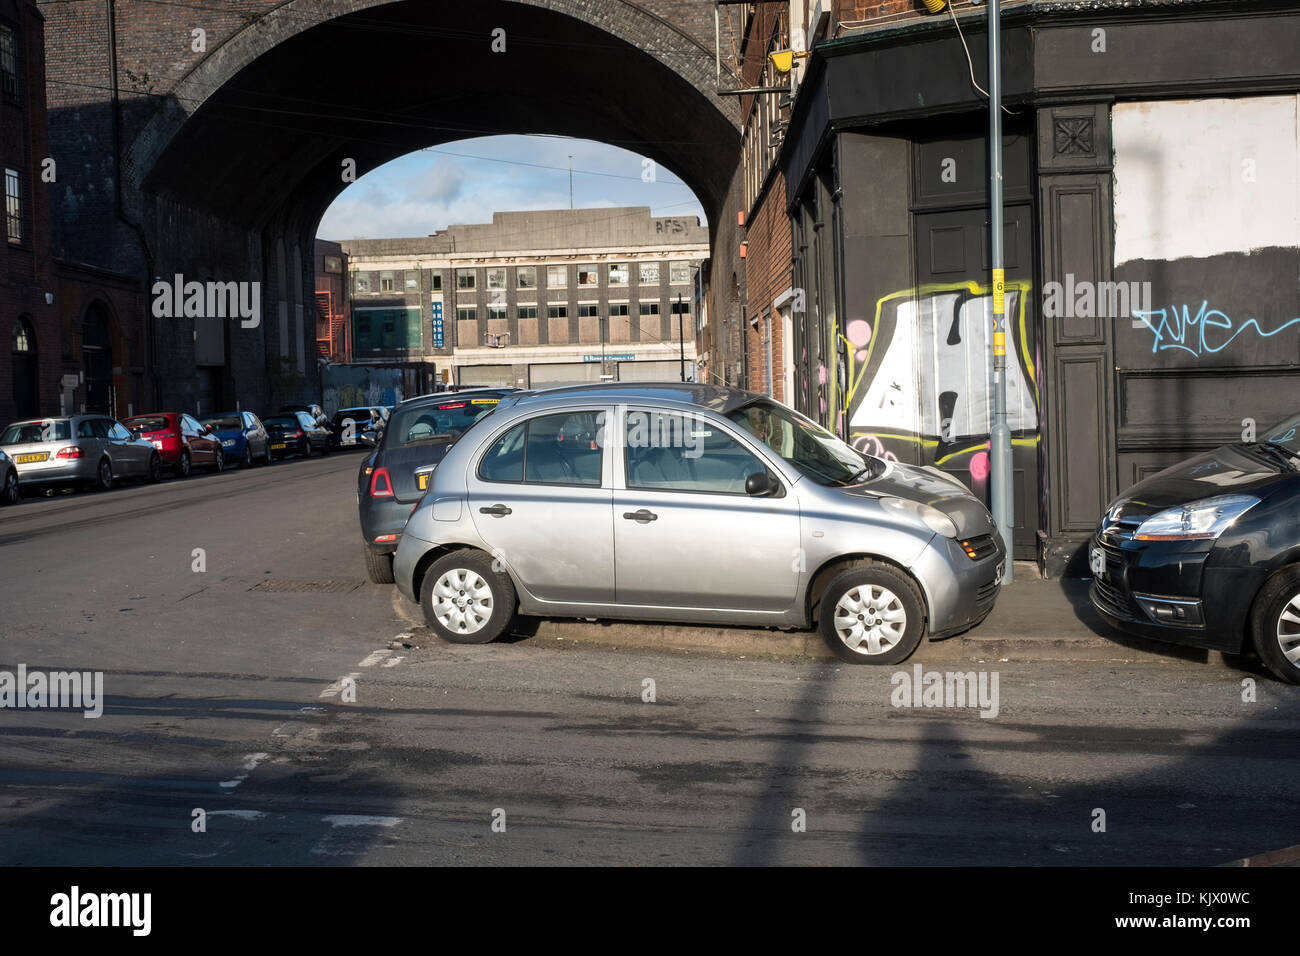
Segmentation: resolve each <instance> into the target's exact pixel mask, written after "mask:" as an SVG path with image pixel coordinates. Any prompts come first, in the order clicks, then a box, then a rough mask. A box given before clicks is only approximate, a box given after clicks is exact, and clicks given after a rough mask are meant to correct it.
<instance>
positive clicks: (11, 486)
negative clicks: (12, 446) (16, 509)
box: [4, 469, 23, 505]
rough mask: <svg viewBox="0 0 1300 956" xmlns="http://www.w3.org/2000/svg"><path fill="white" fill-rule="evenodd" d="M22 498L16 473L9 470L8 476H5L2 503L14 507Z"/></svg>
mask: <svg viewBox="0 0 1300 956" xmlns="http://www.w3.org/2000/svg"><path fill="white" fill-rule="evenodd" d="M22 496H23V493H22V489H21V488H19V487H18V472H16V471H14V470H13V469H10V470H9V474H7V475H5V487H4V503H5V504H7V505H16V504H18V499H20V498H21V497H22Z"/></svg>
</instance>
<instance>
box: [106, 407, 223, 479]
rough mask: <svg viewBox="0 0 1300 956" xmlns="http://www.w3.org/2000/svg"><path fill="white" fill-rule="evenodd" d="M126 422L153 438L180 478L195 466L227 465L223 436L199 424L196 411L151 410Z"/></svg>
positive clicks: (147, 438) (215, 468)
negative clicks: (214, 434)
mask: <svg viewBox="0 0 1300 956" xmlns="http://www.w3.org/2000/svg"><path fill="white" fill-rule="evenodd" d="M122 424H123V425H125V426H126V427H127V428H129V429H130V430H131V431H133V432H135V433H136V434H137V435H139V436H140V437H141V438H143V439H144V440H145V441H149V442H152V443H153V447H154V448H157V449H158V455H159V457H161V458H162V464H163V467H164V468H166V469H168V470H170V471H171V472H172V473H173V474H174V475H176V477H177V478H184V477H186V476H187V475H188V474H189V473H190V472H191V471H192V470H193V469H195V468H210V469H211V470H212V471H221V469H222V468H224V467H225V466H226V454H225V452H224V451H222V449H221V439H219V438H216V437H214V436H213V435H212V429H211V428H209V427H208V426H207V425H201V424H199V421H198V419H196V418H195V417H194V416H192V415H187V414H185V413H184V412H150V413H148V414H146V415H135V416H132V417H131V418H127V419H124V420H123V422H122Z"/></svg>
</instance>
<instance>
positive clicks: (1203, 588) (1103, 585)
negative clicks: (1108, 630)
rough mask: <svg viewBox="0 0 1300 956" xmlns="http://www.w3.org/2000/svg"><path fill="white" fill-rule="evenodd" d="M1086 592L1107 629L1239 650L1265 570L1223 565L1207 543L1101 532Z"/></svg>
mask: <svg viewBox="0 0 1300 956" xmlns="http://www.w3.org/2000/svg"><path fill="white" fill-rule="evenodd" d="M1098 554H1099V555H1100V557H1099V559H1098V562H1097V564H1094V565H1093V582H1092V587H1091V588H1090V589H1089V592H1088V596H1089V598H1090V599H1091V601H1092V606H1093V607H1094V608H1095V609H1096V611H1097V613H1098V614H1100V615H1101V617H1102V618H1103V619H1104V620H1105V621H1106V622H1107V623H1108V624H1110V625H1111V626H1112V627H1115V628H1117V629H1118V630H1121V631H1124V632H1125V633H1127V634H1132V635H1134V636H1137V637H1145V638H1149V639H1151V640H1155V641H1166V642H1169V643H1173V644H1185V645H1190V646H1193V647H1204V648H1208V649H1211V650H1219V651H1227V652H1229V653H1237V652H1239V651H1240V650H1241V647H1242V642H1243V640H1244V638H1245V637H1246V634H1247V622H1248V619H1249V617H1250V607H1251V604H1252V602H1253V601H1254V597H1255V594H1256V593H1257V592H1258V591H1259V588H1260V586H1261V584H1262V583H1263V579H1264V578H1265V577H1266V572H1265V571H1263V570H1262V569H1255V568H1251V567H1223V566H1220V565H1218V564H1217V563H1216V562H1215V555H1214V551H1213V542H1174V541H1168V542H1166V541H1137V540H1136V539H1134V538H1133V537H1132V535H1131V533H1128V534H1124V533H1116V532H1114V531H1102V532H1100V533H1098V534H1097V535H1094V536H1093V538H1092V540H1091V541H1090V542H1089V556H1090V558H1091V557H1093V556H1094V555H1098Z"/></svg>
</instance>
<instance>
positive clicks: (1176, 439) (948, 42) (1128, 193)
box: [715, 0, 1300, 574]
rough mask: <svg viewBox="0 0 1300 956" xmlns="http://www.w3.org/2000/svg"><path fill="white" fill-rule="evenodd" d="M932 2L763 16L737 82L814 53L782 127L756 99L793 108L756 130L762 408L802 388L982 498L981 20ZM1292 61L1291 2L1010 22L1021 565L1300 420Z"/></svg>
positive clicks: (986, 278) (751, 351)
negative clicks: (785, 297)
mask: <svg viewBox="0 0 1300 956" xmlns="http://www.w3.org/2000/svg"><path fill="white" fill-rule="evenodd" d="M933 5H934V4H925V3H922V2H919V0H916V2H914V0H895V2H883V3H882V2H840V3H829V4H828V3H816V2H807V3H805V2H794V3H772V4H765V3H764V4H750V5H749V6H748V10H747V16H748V17H749V18H750V20H749V22H748V23H747V24H746V26H745V30H746V35H747V37H748V42H751V43H753V44H754V45H753V48H752V54H751V55H750V57H749V60H753V61H765V62H767V63H769V64H770V63H771V60H770V59H768V57H767V56H766V55H765V53H766V52H767V51H768V50H770V49H771V48H772V47H777V48H785V49H792V50H795V51H798V47H799V44H800V42H801V41H802V42H804V43H806V45H807V49H806V50H805V51H803V52H806V53H807V56H796V57H794V58H793V59H794V65H793V68H792V69H791V70H790V74H789V75H787V76H786V77H785V78H784V82H785V83H787V84H788V85H790V86H792V90H791V93H790V94H789V95H790V106H789V110H788V112H781V111H780V110H779V109H777V108H776V107H778V106H779V105H780V103H781V99H782V97H781V95H780V94H776V95H771V94H764V95H765V96H767V98H768V99H770V100H772V101H773V103H774V104H776V105H775V106H774V107H772V108H769V110H768V111H767V112H766V113H764V112H763V111H762V110H757V111H755V113H754V115H757V116H758V117H759V119H763V117H765V116H766V117H769V119H767V120H765V122H767V123H768V127H767V130H769V131H770V129H771V128H772V127H773V126H775V127H777V128H778V135H777V136H773V135H771V134H770V132H767V131H763V128H762V126H761V124H759V125H757V126H756V127H755V128H756V130H758V131H760V132H761V135H759V136H757V137H754V138H752V139H751V138H750V137H748V136H747V144H746V149H745V151H744V158H743V161H742V162H743V164H744V165H745V166H746V167H747V168H748V173H747V175H748V177H749V180H750V181H751V182H753V183H755V184H756V185H755V186H754V188H753V192H752V195H753V196H755V197H756V198H755V200H754V202H753V205H750V206H748V207H746V206H745V205H744V204H745V202H746V201H745V200H741V201H740V202H739V203H738V204H737V205H738V208H737V213H736V214H739V213H741V212H744V213H745V214H746V215H747V216H748V217H749V219H748V221H749V223H750V226H749V229H748V235H747V236H746V237H745V239H746V250H745V252H746V256H745V261H746V263H747V264H749V265H748V266H747V268H748V269H750V270H751V271H750V275H749V277H748V285H749V286H750V288H751V291H750V294H749V295H748V302H747V311H748V313H749V315H748V317H747V318H748V320H749V321H750V322H753V321H754V320H755V319H757V320H758V323H759V326H758V328H759V329H761V330H763V331H762V333H761V336H760V337H758V338H757V341H755V342H753V343H752V344H751V347H749V348H747V354H748V355H749V362H748V365H749V369H750V384H751V387H755V388H758V389H760V390H769V386H768V382H769V381H770V382H771V386H770V390H771V391H772V393H773V394H777V385H778V383H779V382H782V381H785V382H787V383H789V384H788V386H787V387H789V388H790V395H789V397H788V398H785V400H786V401H787V402H789V403H790V404H792V405H794V406H795V407H796V408H799V409H800V410H802V411H804V412H806V413H808V414H810V415H812V416H813V417H815V418H817V419H818V420H819V421H821V422H822V423H823V424H825V425H826V426H827V427H830V428H832V429H834V430H836V431H837V432H839V433H840V434H841V435H842V436H843V437H845V438H846V439H848V440H849V441H851V442H852V443H853V444H854V445H855V446H856V447H858V448H860V449H863V450H865V451H869V452H872V453H873V454H877V455H881V456H883V457H886V458H891V459H897V460H899V461H905V462H915V463H922V464H933V465H937V466H938V467H940V468H943V469H945V470H947V471H949V472H951V473H953V474H955V475H957V476H958V477H960V478H961V479H962V480H963V481H965V482H966V483H967V484H968V485H969V486H970V487H971V488H973V489H974V490H975V491H976V492H977V493H979V494H987V491H988V481H989V447H988V445H989V431H990V424H991V413H990V408H991V394H992V393H991V388H992V377H991V358H990V355H991V348H992V336H991V331H992V330H991V325H992V323H991V314H992V303H991V300H992V289H991V287H990V260H989V240H988V233H989V230H988V209H989V191H988V181H989V171H988V170H989V167H988V152H989V150H988V133H987V130H988V125H987V124H988V101H987V98H986V96H985V94H984V93H983V92H982V87H983V86H984V84H985V83H986V82H987V80H986V77H987V75H988V57H987V47H988V39H987V32H986V24H987V8H986V7H985V6H984V5H983V4H978V5H976V4H969V3H957V4H955V5H953V7H951V8H949V7H947V5H940V7H941V8H940V9H939V10H937V11H931V10H930V9H929V7H930V6H933ZM767 8H771V10H770V11H769V13H768V14H767V15H768V16H769V20H768V21H767V22H764V21H763V20H762V17H763V16H764V15H765V14H764V11H765V10H767ZM823 12H824V13H827V14H828V16H827V17H826V18H825V19H822V18H821V17H820V16H819V13H823ZM773 21H774V22H773ZM787 44H788V46H787ZM1297 49H1300V4H1296V3H1293V2H1291V3H1286V2H1271V0H1250V2H1237V3H1224V2H1217V0H1114V2H1111V0H1089V2H1074V0H1023V2H1015V0H1006V2H1004V3H1003V12H1002V60H1003V62H1002V75H1003V94H1004V96H1003V105H1004V112H1003V135H1004V142H1003V151H1004V166H1003V185H1004V189H1005V207H1004V227H1005V245H1006V312H1007V317H1008V348H1007V353H1008V369H1007V377H1006V388H1007V393H1008V416H1009V424H1010V427H1011V430H1012V436H1013V456H1014V476H1013V486H1014V490H1015V502H1016V515H1015V524H1016V527H1015V533H1014V550H1015V554H1016V557H1017V558H1025V559H1033V560H1037V561H1038V562H1039V563H1040V565H1041V566H1042V567H1043V568H1044V569H1045V570H1046V571H1047V572H1048V573H1051V574H1060V573H1066V572H1071V573H1072V571H1073V569H1078V570H1079V571H1080V572H1081V573H1086V565H1084V564H1082V563H1081V561H1080V559H1081V556H1082V555H1081V550H1082V546H1083V544H1084V542H1085V541H1086V539H1087V536H1088V534H1089V533H1090V532H1091V531H1092V530H1093V529H1094V528H1095V526H1096V523H1097V521H1098V520H1099V518H1100V516H1101V514H1102V513H1103V511H1104V510H1105V508H1106V506H1107V504H1108V503H1109V501H1110V500H1111V499H1112V498H1113V497H1114V496H1115V495H1117V494H1118V493H1119V492H1120V491H1122V490H1123V489H1124V488H1127V487H1128V486H1130V485H1132V484H1133V483H1135V482H1136V481H1138V480H1140V479H1141V478H1143V477H1145V476H1146V475H1149V474H1151V473H1153V472H1155V471H1158V470H1160V469H1161V468H1163V467H1165V466H1167V465H1169V464H1171V463H1173V462H1175V461H1178V460H1180V459H1182V458H1186V457H1188V456H1189V455H1191V454H1194V453H1196V452H1199V451H1202V450H1205V449H1208V448H1212V447H1215V446H1216V445H1219V444H1222V443H1224V442H1227V441H1239V440H1242V439H1243V437H1249V436H1251V435H1253V434H1254V431H1253V429H1255V428H1258V430H1259V431H1261V432H1262V431H1263V430H1264V429H1266V428H1267V426H1268V425H1269V424H1271V423H1272V422H1273V421H1275V420H1280V419H1281V418H1283V417H1285V416H1286V415H1288V414H1290V413H1293V412H1294V411H1295V408H1296V406H1297V405H1300V284H1298V283H1297V281H1296V276H1297V275H1300V159H1298V158H1297V157H1300V129H1298V123H1297V107H1298V100H1297V92H1298V91H1300V57H1297V56H1296V50H1297ZM749 60H747V63H746V65H747V66H749V67H750V68H751V69H752V70H753V69H755V68H754V67H752V65H751V64H750V62H749ZM746 76H747V77H752V79H751V82H755V83H756V84H761V85H782V80H779V79H778V78H777V74H773V73H771V72H770V70H769V73H768V76H767V77H761V76H758V75H757V72H756V70H755V72H751V73H748V74H746ZM790 80H793V82H790ZM976 83H978V84H979V87H980V88H977V87H976V85H975V84H976ZM754 123H755V120H753V119H752V117H751V124H754ZM759 144H762V145H763V146H764V147H765V148H768V149H771V150H773V151H774V152H775V156H774V157H773V159H772V162H771V164H770V166H769V167H768V168H766V169H764V168H763V159H762V156H761V152H762V151H761V149H759V148H758V145H759ZM774 192H776V193H781V192H783V193H784V196H783V200H784V210H783V212H784V214H785V218H786V220H787V221H788V224H789V236H790V239H789V250H790V253H789V254H790V258H791V264H792V276H791V279H790V289H791V302H790V304H791V306H792V310H793V311H792V315H791V320H790V322H789V325H788V326H785V325H783V324H782V323H781V322H777V323H775V328H774V330H773V332H772V333H771V335H770V339H771V340H772V341H775V340H776V339H778V338H779V337H780V336H781V334H782V333H785V334H788V335H789V338H790V342H789V346H788V347H784V345H783V347H781V348H772V347H770V346H769V345H768V344H767V342H768V340H769V335H768V333H767V332H766V325H765V321H766V320H765V319H764V318H763V316H764V314H765V313H767V312H768V311H770V312H771V314H772V315H774V316H776V315H780V314H781V306H780V299H781V295H782V291H783V290H782V287H783V285H784V281H783V276H780V275H779V273H778V275H777V278H776V280H775V281H773V278H772V274H773V265H772V264H773V263H775V262H780V261H781V258H782V256H783V254H784V248H785V242H786V240H785V238H784V235H782V231H783V230H782V229H781V228H780V227H779V226H778V227H776V228H772V227H771V226H770V225H769V224H768V222H767V219H768V217H769V213H768V209H769V208H770V207H771V205H772V204H771V200H770V198H769V197H770V196H771V194H772V193H774ZM716 255H718V251H717V250H715V256H716ZM756 312H757V313H758V314H757V315H756ZM769 349H770V350H771V353H772V367H773V369H774V371H773V372H772V373H767V372H766V371H765V366H764V363H765V362H766V360H767V359H766V356H767V353H768V351H769ZM756 352H757V355H756V354H755V353H756ZM787 359H788V360H789V361H790V362H792V363H793V368H788V369H787V368H783V367H781V361H782V360H787Z"/></svg>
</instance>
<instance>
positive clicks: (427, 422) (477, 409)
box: [386, 398, 501, 447]
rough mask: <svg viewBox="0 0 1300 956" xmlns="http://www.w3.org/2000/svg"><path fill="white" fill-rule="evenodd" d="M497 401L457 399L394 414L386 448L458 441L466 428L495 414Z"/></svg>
mask: <svg viewBox="0 0 1300 956" xmlns="http://www.w3.org/2000/svg"><path fill="white" fill-rule="evenodd" d="M500 401H501V399H499V398H461V399H456V400H451V401H446V402H436V403H435V402H430V403H429V404H427V405H417V406H415V407H414V408H405V409H402V410H401V411H399V412H396V413H394V415H393V417H392V420H391V421H390V422H389V423H388V426H387V435H388V436H389V437H388V438H387V439H386V440H387V441H388V442H389V447H402V446H405V445H414V444H417V443H418V442H423V441H430V440H432V439H434V438H438V437H442V438H447V437H451V438H459V437H460V436H461V435H463V434H465V432H467V431H469V429H470V426H471V425H473V424H474V423H475V422H477V421H479V420H480V419H483V418H486V417H487V416H488V415H490V414H492V412H494V411H496V407H497V405H498V404H499V403H500Z"/></svg>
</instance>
